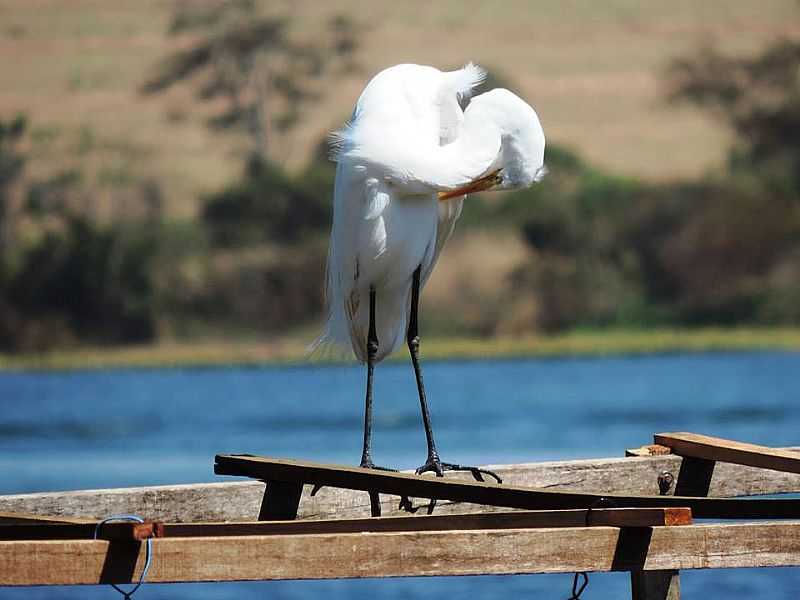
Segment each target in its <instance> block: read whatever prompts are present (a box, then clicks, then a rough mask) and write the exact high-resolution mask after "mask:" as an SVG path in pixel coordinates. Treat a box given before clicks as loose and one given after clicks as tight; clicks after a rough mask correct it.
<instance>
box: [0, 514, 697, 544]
mask: <svg viewBox="0 0 800 600" xmlns="http://www.w3.org/2000/svg"><path fill="white" fill-rule="evenodd" d="M691 524H692V512H691V511H690V510H689V509H688V508H598V509H594V510H591V511H588V510H583V509H577V510H558V511H548V510H542V511H513V512H503V513H489V514H479V513H467V514H461V515H458V514H456V515H431V516H425V517H420V518H413V517H410V516H406V517H381V518H363V519H325V520H319V521H286V520H278V521H258V522H253V521H241V522H227V523H127V522H120V523H118V522H112V523H105V524H104V525H103V527H102V528H101V530H100V532H99V535H98V538H99V539H104V540H134V541H142V540H145V539H147V538H150V537H162V538H163V537H208V536H232V535H300V534H308V533H356V532H377V531H441V530H456V529H516V528H522V527H582V526H586V525H588V526H592V527H653V526H667V527H671V526H679V525H691ZM96 526H97V524H96V523H94V522H89V523H82V524H65V523H14V524H0V540H48V539H51V540H66V539H87V540H89V539H94V537H95V529H96Z"/></svg>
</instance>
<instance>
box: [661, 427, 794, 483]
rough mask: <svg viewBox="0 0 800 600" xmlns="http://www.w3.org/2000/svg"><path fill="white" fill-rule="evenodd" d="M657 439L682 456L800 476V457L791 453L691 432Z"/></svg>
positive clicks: (667, 435)
mask: <svg viewBox="0 0 800 600" xmlns="http://www.w3.org/2000/svg"><path fill="white" fill-rule="evenodd" d="M653 439H654V441H655V443H656V444H660V445H662V446H667V447H668V448H670V449H671V450H672V452H673V454H678V455H679V456H684V457H692V458H700V459H705V460H713V461H723V462H730V463H736V464H740V465H747V466H749V467H759V468H762V469H773V470H775V471H784V472H787V473H800V455H798V454H797V453H796V452H792V451H790V450H783V449H781V448H769V447H767V446H759V445H757V444H748V443H745V442H736V441H733V440H726V439H723V438H717V437H712V436H708V435H701V434H699V433H687V432H676V433H657V434H656V435H654V436H653Z"/></svg>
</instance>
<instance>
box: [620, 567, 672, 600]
mask: <svg viewBox="0 0 800 600" xmlns="http://www.w3.org/2000/svg"><path fill="white" fill-rule="evenodd" d="M631 597H632V598H633V600H680V598H681V579H680V574H679V572H678V571H677V570H675V569H670V570H667V571H631Z"/></svg>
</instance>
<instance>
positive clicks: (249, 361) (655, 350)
mask: <svg viewBox="0 0 800 600" xmlns="http://www.w3.org/2000/svg"><path fill="white" fill-rule="evenodd" d="M307 342H308V340H304V339H299V338H280V339H274V340H264V341H235V340H204V341H181V342H161V343H157V344H153V345H144V346H123V347H107V348H106V347H89V348H73V349H68V350H59V351H54V352H46V353H41V354H19V355H11V354H0V371H20V370H25V371H29V370H32V371H51V370H56V371H72V370H81V369H115V368H123V369H124V368H189V367H216V366H258V365H280V364H312V365H313V364H331V363H335V362H337V361H335V360H332V359H322V360H320V359H308V358H307V356H306V343H307ZM770 350H773V351H774V350H783V351H800V328H783V327H781V328H756V327H737V328H703V329H649V330H631V329H602V330H585V331H584V330H581V331H574V332H569V333H563V334H557V335H552V336H545V335H537V336H533V335H526V336H521V337H498V338H489V339H486V340H482V339H477V338H455V337H454V338H431V339H424V338H423V340H422V353H423V357H424V358H427V359H431V360H446V359H481V358H487V359H496V358H514V357H558V356H614V355H626V354H634V355H635V354H659V353H674V352H710V351H770ZM403 357H404V352H402V350H401V351H400V352H398V353H397V354H396V355H395V356H394V357H393V358H394V359H403Z"/></svg>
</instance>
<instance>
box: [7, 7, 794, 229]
mask: <svg viewBox="0 0 800 600" xmlns="http://www.w3.org/2000/svg"><path fill="white" fill-rule="evenodd" d="M271 6H280V5H277V4H276V3H274V2H273V3H271ZM172 7H173V2H171V1H169V0H137V1H136V2H123V1H121V0H2V2H0V116H3V117H8V116H10V115H12V114H14V113H16V112H17V111H23V112H25V113H27V114H28V115H29V116H30V117H31V119H32V121H33V124H34V127H33V136H32V142H31V143H32V148H31V152H32V156H33V159H32V160H31V162H30V164H29V169H30V171H29V172H30V173H32V174H34V175H36V174H46V173H52V172H54V171H57V170H59V169H64V168H69V167H71V166H77V165H78V163H80V164H81V167H82V168H83V169H84V171H85V172H86V177H87V178H89V179H90V180H91V181H93V182H95V184H96V185H98V186H100V187H101V188H102V187H103V186H107V187H111V186H113V185H114V184H115V182H119V181H125V180H126V179H127V180H135V179H137V178H141V177H150V178H152V179H153V180H155V181H157V182H158V183H159V184H160V185H161V186H162V189H163V190H164V192H165V198H166V208H167V210H168V213H169V214H170V215H172V216H174V217H182V216H191V215H193V214H194V213H195V211H196V206H197V198H198V195H199V194H200V193H202V192H204V191H208V190H212V189H215V188H216V187H217V186H219V185H221V184H222V183H224V182H225V181H226V180H228V179H229V178H230V177H231V176H232V175H233V174H235V173H236V170H237V169H238V168H239V166H238V165H239V164H240V163H239V158H240V157H241V152H242V146H241V142H240V141H239V140H237V139H236V138H235V137H233V136H221V135H219V134H212V133H210V132H209V131H208V130H206V128H205V127H204V118H205V115H206V114H207V111H208V109H207V108H205V107H200V106H199V105H198V104H197V102H196V101H195V100H194V99H193V97H192V96H191V94H190V93H189V92H188V91H187V90H185V89H175V90H172V91H170V92H169V93H167V94H164V95H161V96H156V97H142V96H141V95H140V94H139V93H138V92H137V87H138V86H139V85H140V84H141V82H142V81H143V80H144V78H145V77H146V76H147V74H148V73H149V72H150V70H151V69H152V67H153V65H154V64H155V63H156V62H157V61H158V59H159V58H160V57H162V56H164V54H165V53H167V52H168V51H169V50H170V49H171V48H174V47H175V46H176V45H177V44H180V43H185V40H183V41H182V40H176V39H171V38H169V37H168V36H167V35H166V30H167V25H168V23H169V17H170V13H171V10H172ZM366 7H369V8H368V9H367V8H366ZM281 10H286V11H289V12H291V13H293V15H294V23H295V27H296V30H297V32H298V33H299V34H302V33H303V32H309V31H313V30H314V28H315V27H319V26H320V25H321V24H322V23H324V22H325V21H326V19H327V18H328V17H329V16H330V15H331V14H332V13H333V12H344V13H347V14H349V15H351V16H352V17H353V18H354V19H355V20H356V21H357V22H358V23H359V24H360V25H361V26H362V27H363V28H364V34H363V38H362V40H361V44H362V48H361V51H360V62H361V65H362V70H361V72H360V73H357V74H354V75H353V76H352V77H350V78H348V79H346V80H331V81H328V82H326V87H327V90H328V93H327V95H326V97H325V100H324V101H323V102H322V103H320V104H319V105H317V106H316V107H315V108H314V110H313V111H311V112H309V113H308V114H307V115H306V117H305V119H304V120H303V122H302V124H301V126H300V127H298V128H297V129H296V130H295V132H294V134H293V136H292V140H291V141H290V142H288V143H286V144H284V145H282V147H281V148H280V150H279V152H278V153H277V154H278V155H279V158H280V159H281V160H282V161H284V162H285V163H286V164H287V165H289V166H294V167H296V166H298V165H301V164H302V163H303V161H304V160H305V158H306V157H307V155H308V151H309V149H310V148H311V147H312V145H313V144H314V143H315V142H316V141H318V140H319V139H320V137H321V136H322V135H323V134H324V133H325V132H326V131H327V130H328V129H330V128H331V127H335V126H337V125H338V124H339V123H340V122H341V120H342V119H343V117H344V116H345V115H346V114H347V113H348V112H349V110H350V107H351V106H352V104H353V101H354V100H355V98H356V96H357V95H358V93H359V90H360V88H361V87H362V86H363V84H364V81H365V80H366V79H367V78H368V77H369V76H370V75H371V74H373V73H374V72H376V71H377V70H379V69H381V68H382V67H384V66H387V65H390V64H394V63H398V62H419V63H428V64H434V65H437V66H440V67H448V66H455V65H459V64H461V63H463V62H465V61H467V60H474V61H476V62H478V63H480V64H483V65H485V66H486V67H488V68H490V69H497V70H499V72H501V73H502V74H503V76H504V77H506V78H507V79H509V80H510V81H513V82H515V84H516V85H517V87H518V88H519V91H520V92H521V93H522V94H523V95H524V96H525V97H526V98H529V99H530V100H532V101H533V103H534V104H535V105H536V107H537V108H538V110H539V112H540V114H541V117H542V121H543V123H544V125H545V129H546V132H547V134H548V137H549V139H550V140H552V141H556V142H560V143H564V144H569V145H571V146H573V147H574V148H576V149H577V150H578V151H579V152H581V153H582V154H583V155H585V156H586V157H587V158H588V159H589V160H591V161H593V162H595V163H596V164H598V165H601V166H604V167H609V168H612V169H614V170H616V171H618V172H620V173H624V174H630V175H637V176H645V177H650V178H659V179H666V178H672V177H675V176H681V175H693V174H697V173H699V172H702V171H704V170H707V169H709V168H713V166H714V165H715V164H717V163H718V162H719V161H720V159H721V158H722V157H723V155H724V152H725V147H726V142H727V140H726V136H725V132H724V131H723V130H722V129H721V127H719V126H717V125H716V124H715V123H713V122H710V121H708V120H707V119H706V118H705V117H704V116H702V115H700V114H698V113H697V112H695V111H693V110H690V109H688V108H676V107H672V106H668V105H666V104H665V103H664V101H663V99H662V98H663V93H664V84H663V80H662V75H663V72H664V68H665V66H666V65H667V64H668V63H669V61H670V60H671V59H672V58H674V57H676V56H681V55H686V54H688V53H691V52H693V51H694V50H696V49H697V48H698V47H700V46H701V45H703V44H709V43H711V44H715V45H717V46H719V47H721V48H723V49H726V50H730V51H735V52H748V51H752V50H754V49H756V48H758V47H760V46H762V45H763V44H765V43H767V42H769V41H770V40H773V39H775V38H776V37H778V36H782V35H796V34H798V33H800V19H798V16H799V15H800V8H798V6H797V2H796V1H795V0H764V1H761V2H752V1H750V0H705V1H703V2H697V1H695V0H673V1H672V2H669V3H664V2H655V1H652V0H648V1H645V2H639V1H636V0H608V1H605V2H591V1H590V0H582V1H578V0H564V1H558V2H556V1H553V2H526V1H522V0H513V1H512V0H508V1H505V2H479V1H465V0H458V1H456V0H443V1H440V2H421V1H412V2H374V3H365V2H363V1H355V0H343V1H341V2H336V3H321V2H314V1H311V0H298V1H296V2H293V3H291V4H289V3H286V4H285V9H283V8H282V9H281ZM106 208H107V210H112V211H113V210H114V207H111V208H108V207H106Z"/></svg>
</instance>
